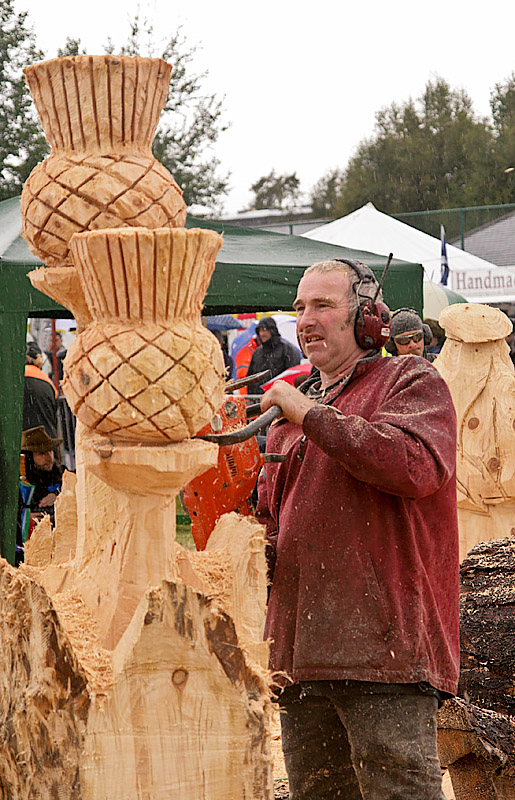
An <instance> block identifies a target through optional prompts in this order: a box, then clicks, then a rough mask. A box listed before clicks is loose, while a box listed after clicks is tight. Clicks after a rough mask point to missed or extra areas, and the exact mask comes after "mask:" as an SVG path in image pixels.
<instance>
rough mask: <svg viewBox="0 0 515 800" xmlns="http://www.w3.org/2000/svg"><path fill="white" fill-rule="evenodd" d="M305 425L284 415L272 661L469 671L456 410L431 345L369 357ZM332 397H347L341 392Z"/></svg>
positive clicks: (436, 674) (274, 476)
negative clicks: (461, 608)
mask: <svg viewBox="0 0 515 800" xmlns="http://www.w3.org/2000/svg"><path fill="white" fill-rule="evenodd" d="M337 392H338V389H335V390H333V391H331V392H329V394H328V396H327V397H326V398H325V400H324V403H323V404H320V405H318V406H317V407H316V408H312V409H310V411H308V413H307V414H306V417H305V419H304V423H303V426H302V429H301V427H300V426H298V425H294V424H293V423H291V422H288V421H287V420H280V421H279V422H277V423H276V424H274V425H273V426H272V427H271V429H270V432H269V435H268V440H267V450H268V451H269V452H272V453H284V454H286V455H287V460H286V462H284V463H270V464H267V465H266V467H265V470H266V473H265V479H264V480H263V479H261V481H260V501H259V506H258V512H257V516H258V518H259V519H260V521H262V522H265V523H266V524H267V533H268V536H269V540H270V542H271V544H272V547H273V548H274V551H275V571H274V576H273V582H272V586H271V593H270V602H269V607H268V616H267V622H266V630H265V636H266V637H267V638H268V637H270V638H271V640H272V643H271V659H270V668H271V669H272V670H281V671H284V672H286V673H287V674H288V676H289V677H290V678H291V680H293V682H298V681H305V680H341V679H352V680H365V681H379V682H384V683H415V682H419V681H427V682H428V683H430V684H431V685H432V686H434V687H435V688H437V689H440V690H443V691H445V692H449V693H454V692H455V691H456V686H457V680H458V673H459V616H458V564H459V556H458V527H457V514H456V484H455V480H456V476H455V463H456V415H455V412H454V407H453V404H452V400H451V396H450V393H449V390H448V388H447V385H446V384H445V382H444V381H443V379H442V378H441V377H440V375H439V374H438V372H437V371H436V370H435V369H434V367H433V366H432V365H431V364H429V362H428V361H426V360H425V359H423V358H419V357H416V356H401V357H398V358H376V359H375V360H370V359H368V360H364V361H360V362H358V364H357V365H356V367H355V370H354V373H353V375H352V378H351V380H350V381H349V383H348V384H347V385H346V387H345V389H344V390H343V392H342V393H341V394H339V395H338V396H337V397H336V399H334V398H335V395H336V394H337ZM331 400H333V401H334V402H333V403H332V404H331Z"/></svg>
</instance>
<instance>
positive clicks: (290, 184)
mask: <svg viewBox="0 0 515 800" xmlns="http://www.w3.org/2000/svg"><path fill="white" fill-rule="evenodd" d="M250 189H251V191H252V192H254V200H253V201H252V203H251V206H250V207H251V208H256V209H258V208H284V205H285V203H288V205H290V206H293V205H295V203H296V202H297V200H298V198H299V196H300V181H299V179H298V178H297V174H296V173H295V172H292V174H291V175H276V174H275V170H272V171H271V172H270V173H269V174H268V175H264V176H263V177H262V178H260V179H259V180H258V181H256V183H253V184H252V186H251V187H250Z"/></svg>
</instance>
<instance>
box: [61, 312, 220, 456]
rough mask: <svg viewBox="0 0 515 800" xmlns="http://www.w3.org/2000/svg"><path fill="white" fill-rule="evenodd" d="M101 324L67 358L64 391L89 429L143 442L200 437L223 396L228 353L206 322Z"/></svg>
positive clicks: (83, 336)
mask: <svg viewBox="0 0 515 800" xmlns="http://www.w3.org/2000/svg"><path fill="white" fill-rule="evenodd" d="M177 323H178V324H177V331H174V330H173V328H165V327H164V326H162V325H159V324H146V325H140V326H139V327H138V328H137V329H135V328H134V327H129V326H126V325H119V324H105V325H100V324H95V325H92V326H89V327H88V328H87V329H86V330H85V331H84V332H83V333H82V334H80V335H79V336H78V337H77V338H76V339H75V342H74V343H73V344H72V346H71V347H70V349H69V350H68V355H67V358H66V362H65V381H64V384H63V388H64V392H65V395H66V397H67V399H68V402H69V404H70V407H71V408H72V410H73V412H74V413H75V414H76V415H77V417H78V419H80V420H81V421H82V422H83V423H84V424H85V425H86V426H87V427H88V428H91V429H93V430H96V431H98V432H99V433H104V434H107V435H110V436H113V437H115V438H120V439H126V440H136V441H142V442H163V441H180V440H181V439H185V438H188V437H190V436H193V435H194V434H195V433H196V431H198V430H199V429H200V428H201V427H202V426H203V425H205V424H206V423H207V422H208V421H209V420H210V419H211V418H212V417H213V414H214V413H215V412H216V411H217V410H218V408H219V407H220V406H221V404H222V401H223V375H224V363H223V356H222V353H221V350H220V346H219V344H218V342H217V341H216V340H215V339H214V337H213V336H212V335H211V334H210V333H209V332H208V331H206V329H205V328H203V327H202V326H201V325H199V326H195V327H194V328H192V327H187V326H185V325H184V323H183V322H182V321H180V320H177Z"/></svg>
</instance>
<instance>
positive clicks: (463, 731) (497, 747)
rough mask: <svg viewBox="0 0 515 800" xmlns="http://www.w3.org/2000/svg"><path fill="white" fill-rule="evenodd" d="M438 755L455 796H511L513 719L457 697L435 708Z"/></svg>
mask: <svg viewBox="0 0 515 800" xmlns="http://www.w3.org/2000/svg"><path fill="white" fill-rule="evenodd" d="M438 755H439V758H440V763H441V764H442V766H443V767H446V768H447V769H448V770H449V774H450V776H451V780H452V786H453V789H454V793H455V796H456V800H515V723H514V722H513V720H511V719H510V718H509V717H507V716H505V715H503V714H497V713H496V712H495V711H486V710H484V709H480V708H478V707H477V706H473V705H471V704H470V703H467V702H466V701H464V700H461V699H460V698H455V699H453V700H447V701H446V702H445V703H444V705H443V706H442V708H441V709H440V711H439V712H438Z"/></svg>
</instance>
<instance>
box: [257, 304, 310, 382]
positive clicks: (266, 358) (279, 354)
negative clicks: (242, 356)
mask: <svg viewBox="0 0 515 800" xmlns="http://www.w3.org/2000/svg"><path fill="white" fill-rule="evenodd" d="M256 334H257V336H258V339H259V342H260V346H259V347H258V348H257V350H256V352H255V353H254V355H253V356H252V359H251V362H250V366H249V371H248V375H255V374H256V373H258V372H262V371H263V370H265V369H268V370H270V373H271V374H270V377H269V378H265V379H264V380H263V381H262V383H266V381H267V380H270V378H275V376H276V375H280V374H281V372H284V370H285V369H288V367H294V366H295V365H296V364H300V355H299V351H298V350H297V349H296V348H295V347H294V346H293V345H292V344H290V343H289V342H286V341H284V339H281V334H280V333H279V330H278V328H277V324H276V321H275V319H273V318H272V317H263V319H260V320H259V322H258V324H257V326H256ZM249 394H263V390H262V389H261V386H260V384H259V383H251V384H249Z"/></svg>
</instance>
